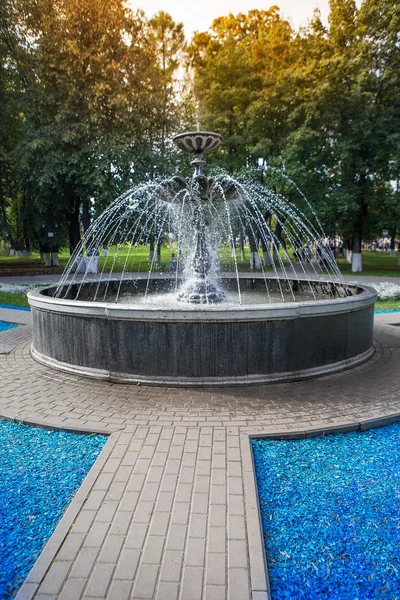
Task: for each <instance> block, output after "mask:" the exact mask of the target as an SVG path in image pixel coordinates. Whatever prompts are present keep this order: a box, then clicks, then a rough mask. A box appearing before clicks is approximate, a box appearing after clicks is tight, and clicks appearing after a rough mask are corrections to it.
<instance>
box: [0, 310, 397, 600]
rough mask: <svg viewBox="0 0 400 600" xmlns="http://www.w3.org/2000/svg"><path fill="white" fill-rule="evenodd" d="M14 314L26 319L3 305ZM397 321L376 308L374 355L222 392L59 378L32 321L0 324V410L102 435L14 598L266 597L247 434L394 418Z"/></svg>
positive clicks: (303, 431) (304, 431)
mask: <svg viewBox="0 0 400 600" xmlns="http://www.w3.org/2000/svg"><path fill="white" fill-rule="evenodd" d="M10 312H11V313H12V314H11V315H10ZM17 313H18V314H17ZM13 316H14V320H16V319H20V321H19V322H25V323H26V322H27V321H28V320H29V313H23V312H22V311H5V310H3V309H0V319H4V320H13V318H12V317H13ZM396 323H397V324H400V313H393V314H385V315H379V316H377V317H376V327H375V348H376V352H375V355H374V356H373V358H372V359H371V360H369V361H368V362H367V363H365V364H364V365H361V366H359V367H357V368H355V369H353V370H350V371H345V372H342V373H339V374H336V375H331V376H327V377H321V378H318V379H313V380H308V381H303V382H296V383H286V384H274V385H263V386H253V387H239V388H224V389H211V388H210V389H173V388H161V387H147V386H139V385H118V384H113V383H109V382H96V381H92V380H89V379H85V378H83V377H76V376H73V375H68V374H64V373H61V372H57V371H53V370H51V369H49V368H47V367H44V366H41V365H39V364H37V363H35V362H34V361H33V360H32V358H31V357H30V354H29V345H30V339H31V332H30V327H29V325H25V326H22V327H20V328H18V329H13V330H9V331H6V332H3V333H1V334H0V344H1V345H0V377H1V387H0V415H2V416H3V417H6V418H9V419H16V420H23V421H25V422H32V423H39V424H42V425H46V426H51V427H62V428H69V429H75V428H76V429H79V430H89V431H99V432H107V433H109V434H111V435H110V437H109V441H108V442H107V444H106V446H105V449H104V450H103V452H102V454H101V455H100V457H99V459H98V460H97V462H96V464H95V466H94V468H93V469H92V471H91V472H90V474H89V476H88V478H87V480H86V481H85V483H84V485H83V487H82V488H81V489H80V491H79V492H78V494H77V496H76V498H75V500H74V501H73V503H72V504H71V506H70V508H69V509H68V511H67V513H66V515H65V517H64V518H63V520H62V521H61V523H60V525H59V527H58V528H57V530H56V532H55V534H54V535H53V537H52V538H51V540H50V541H49V543H48V545H47V546H46V549H45V551H44V552H43V553H42V555H41V557H40V558H39V560H38V561H37V563H36V565H35V567H34V569H33V571H32V572H31V574H30V575H29V577H28V579H27V582H26V583H25V585H24V586H23V587H22V589H21V591H20V593H19V595H18V600H21V599H28V598H32V597H35V598H36V599H37V600H50V599H51V598H60V600H68V599H70V600H79V599H80V598H88V599H89V598H91V599H94V598H96V599H99V598H107V599H111V600H124V599H128V598H132V599H135V600H140V599H145V598H146V599H149V598H156V599H157V600H161V599H163V598H164V599H167V600H175V599H176V600H191V599H196V598H198V599H201V598H204V599H207V600H212V599H229V600H235V599H238V600H246V599H250V598H253V599H254V600H264V599H268V598H269V594H268V587H267V581H266V578H265V571H264V564H263V555H262V550H261V544H262V541H261V536H260V531H259V525H258V511H257V505H256V502H255V488H254V477H253V472H252V462H251V456H250V451H249V442H248V440H249V437H248V436H249V434H250V433H265V434H268V435H276V436H281V435H289V436H290V435H293V436H296V435H297V436H298V435H303V436H304V435H315V434H317V433H319V432H321V431H327V430H329V429H330V428H338V429H339V430H340V429H342V430H347V429H349V428H355V427H368V426H371V424H373V423H374V424H377V423H378V424H383V423H386V422H392V421H393V420H397V419H399V418H400V368H399V367H400V327H395V326H393V325H394V324H396Z"/></svg>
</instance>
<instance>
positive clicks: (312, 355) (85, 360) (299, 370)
mask: <svg viewBox="0 0 400 600" xmlns="http://www.w3.org/2000/svg"><path fill="white" fill-rule="evenodd" d="M160 281H161V280H159V281H158V283H155V282H157V280H151V285H150V292H151V291H154V290H152V288H154V287H155V286H157V287H158V288H161V290H162V289H163V286H164V288H165V286H166V285H167V283H165V282H166V281H167V280H165V279H164V280H163V281H161V283H160ZM234 281H235V283H236V280H233V279H232V280H228V279H224V286H225V287H227V288H229V286H231V287H234ZM240 282H241V286H243V287H245V288H246V287H247V288H252V287H257V286H261V285H265V284H264V281H263V280H262V281H261V280H258V281H257V280H256V279H252V278H251V279H245V278H242V279H241V280H240ZM97 283H98V282H96V284H95V286H96V289H100V291H101V288H97ZM293 283H294V285H296V286H298V282H293ZM300 283H301V284H303V285H304V288H308V287H309V282H308V281H304V282H300ZM168 284H170V281H169V283H168ZM74 285H75V286H80V294H79V298H80V299H79V300H73V299H68V297H69V296H70V297H71V298H74V297H75V295H76V294H75V292H76V288H74V287H72V288H71V290H70V291H69V293H68V294H67V298H63V299H61V298H55V297H52V294H53V293H54V291H55V287H50V288H47V289H45V290H41V291H38V290H34V291H32V292H29V294H28V298H29V302H30V305H31V308H32V319H33V343H32V350H31V352H32V356H33V357H34V358H35V359H36V360H37V361H39V362H41V363H43V364H45V365H48V366H52V367H55V368H57V369H61V370H63V371H68V372H72V373H75V374H79V375H85V376H89V377H94V378H96V379H108V380H111V381H117V382H126V383H146V384H151V385H174V386H179V385H181V386H202V385H203V386H204V385H205V386H209V385H213V386H214V385H216V386H222V385H246V384H257V383H267V382H276V381H291V380H298V379H304V378H307V377H313V376H317V375H323V374H327V373H332V372H335V371H340V370H343V369H347V368H350V367H352V366H354V365H357V364H359V363H361V362H363V361H365V360H367V359H368V358H370V357H371V356H372V354H373V346H372V333H373V318H374V303H375V300H376V296H377V295H376V292H375V291H374V290H372V289H369V288H367V287H361V286H355V285H350V286H348V293H350V294H351V295H349V296H347V297H344V298H340V297H335V298H330V297H329V296H328V298H327V297H326V296H325V299H323V300H318V299H317V300H312V301H309V300H306V301H304V302H293V301H292V302H278V303H275V304H268V303H267V300H265V303H263V304H249V305H237V306H234V305H224V304H218V305H214V306H209V305H206V306H204V305H203V306H198V305H185V304H180V306H179V307H176V306H174V307H173V308H168V307H165V306H163V307H158V306H156V305H153V304H151V303H149V304H148V305H146V304H145V303H135V302H134V301H133V303H119V302H118V303H116V302H115V301H114V302H108V301H106V302H101V301H98V300H99V296H98V297H97V298H96V301H94V299H93V297H92V290H93V289H94V288H95V286H94V285H93V283H90V282H86V283H84V284H82V285H81V284H74ZM102 285H103V284H102ZM119 285H120V282H119V281H109V282H105V283H104V290H103V291H104V293H105V297H106V299H107V298H108V297H112V294H113V292H115V290H116V289H118V286H119ZM272 285H273V284H272ZM274 285H275V286H279V285H280V283H279V281H277V280H275V284H274ZM284 285H285V284H284V283H283V282H282V289H283V287H284ZM289 285H290V282H289ZM313 285H315V290H316V291H317V292H318V290H319V292H320V294H319V295H320V297H322V296H323V294H324V291H325V292H327V291H328V292H330V293H332V291H333V293H334V294H335V289H340V288H341V289H343V286H342V284H332V282H321V281H315V282H314V284H313ZM147 286H148V282H147V278H146V279H144V278H143V279H141V278H137V279H136V280H133V281H129V282H128V281H126V282H123V284H122V290H121V292H122V293H126V291H127V290H129V291H130V292H131V293H132V294H133V299H134V298H135V293H137V294H140V293H141V291H142V292H143V290H144V289H145V287H147ZM336 286H337V288H336ZM288 292H289V290H288V289H287V288H285V292H284V297H285V296H286V297H287V296H288ZM296 294H297V295H298V294H301V292H300V291H299V290H298V291H297V292H296ZM297 295H296V298H297ZM335 295H336V296H337V294H335ZM100 297H101V295H100ZM317 298H318V296H317Z"/></svg>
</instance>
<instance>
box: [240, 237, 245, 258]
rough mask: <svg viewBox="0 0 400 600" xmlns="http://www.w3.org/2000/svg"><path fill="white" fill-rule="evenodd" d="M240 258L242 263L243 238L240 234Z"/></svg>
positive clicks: (243, 255)
mask: <svg viewBox="0 0 400 600" xmlns="http://www.w3.org/2000/svg"><path fill="white" fill-rule="evenodd" d="M240 258H241V259H242V261H244V260H246V257H245V254H244V238H243V234H242V233H241V234H240Z"/></svg>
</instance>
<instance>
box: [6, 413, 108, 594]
mask: <svg viewBox="0 0 400 600" xmlns="http://www.w3.org/2000/svg"><path fill="white" fill-rule="evenodd" d="M0 439H1V452H0V599H1V600H5V599H9V598H13V597H14V596H15V594H16V593H17V591H18V588H19V587H20V586H21V584H22V583H23V581H24V580H25V578H26V577H27V575H28V573H29V571H30V570H31V568H32V567H33V564H34V562H35V560H36V558H37V557H38V556H39V554H40V552H41V550H42V549H43V547H44V545H45V544H46V542H47V540H48V539H49V537H50V536H51V534H52V533H53V531H54V529H55V528H56V526H57V523H58V522H59V521H60V519H61V517H62V516H63V513H64V512H65V510H66V508H67V507H68V505H69V504H70V502H71V500H72V498H73V496H74V494H75V493H76V491H77V490H78V488H79V487H80V485H81V483H82V481H83V479H84V478H85V476H86V474H87V472H88V471H89V470H90V468H91V467H92V465H93V463H94V462H95V460H96V458H97V456H98V455H99V453H100V452H101V450H102V448H103V446H104V444H105V442H106V440H107V438H106V436H103V435H84V434H78V433H68V432H66V431H51V430H46V429H40V428H37V427H31V426H29V425H20V424H18V423H11V422H8V421H0Z"/></svg>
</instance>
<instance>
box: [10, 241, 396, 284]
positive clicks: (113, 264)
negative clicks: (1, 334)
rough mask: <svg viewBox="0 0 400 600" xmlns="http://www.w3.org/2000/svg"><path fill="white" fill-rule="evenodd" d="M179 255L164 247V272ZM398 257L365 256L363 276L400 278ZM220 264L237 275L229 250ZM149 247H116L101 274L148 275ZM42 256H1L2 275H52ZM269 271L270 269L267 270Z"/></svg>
mask: <svg viewBox="0 0 400 600" xmlns="http://www.w3.org/2000/svg"><path fill="white" fill-rule="evenodd" d="M173 252H174V253H175V254H176V253H177V248H176V245H175V244H174V245H172V246H165V247H163V248H162V249H161V270H163V271H168V269H169V261H170V260H171V254H172V253H173ZM288 254H289V256H290V259H291V260H293V252H292V250H291V249H289V250H288ZM397 254H398V256H396V257H395V258H391V257H390V254H389V252H371V251H367V252H363V255H362V262H363V271H362V275H377V276H380V277H384V278H390V277H400V266H398V265H397V263H398V259H399V256H400V255H399V253H397ZM219 255H220V263H221V270H222V271H234V270H235V262H234V259H233V258H232V256H231V250H230V248H228V247H223V248H221V249H220V252H219ZM280 256H281V259H282V261H283V263H284V264H285V265H286V264H288V262H289V261H288V260H287V257H286V256H285V254H284V252H283V250H282V249H281V251H280ZM148 257H149V246H135V247H132V248H129V247H127V246H125V247H123V248H121V249H117V248H116V247H114V248H111V249H110V254H109V256H108V257H103V256H101V257H100V260H99V268H100V269H101V270H102V269H103V268H104V270H105V271H110V270H111V269H112V270H113V271H115V272H117V273H120V272H121V271H122V270H126V271H131V272H147V271H148V270H149V262H148ZM39 259H40V257H39V254H38V253H33V254H31V255H30V256H24V257H16V256H5V255H0V274H1V271H2V269H3V268H5V267H7V268H8V270H10V269H11V270H12V269H13V267H14V265H15V268H16V269H18V271H20V270H21V267H22V268H23V267H24V266H26V268H27V273H28V272H29V270H30V267H34V266H37V267H38V268H39V267H40V268H41V269H42V270H43V269H45V270H48V271H49V272H50V267H44V266H43V265H41V264H40V262H39ZM68 260H69V252H68V251H67V250H61V252H60V253H59V261H60V265H61V266H62V267H63V266H65V265H66V264H67V262H68ZM236 261H237V266H238V269H239V271H247V270H248V269H249V263H250V250H249V247H248V246H246V248H245V260H244V261H242V260H241V256H240V250H239V249H237V250H236ZM337 264H338V266H339V268H340V270H341V272H342V273H343V274H345V275H353V274H352V272H351V265H350V264H349V263H348V262H347V261H346V260H345V259H344V258H339V259H338V261H337ZM153 269H154V270H156V266H155V264H154V265H153ZM268 270H270V269H268ZM354 276H355V277H356V276H357V273H354Z"/></svg>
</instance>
